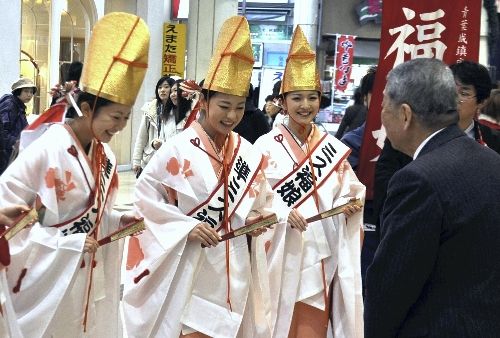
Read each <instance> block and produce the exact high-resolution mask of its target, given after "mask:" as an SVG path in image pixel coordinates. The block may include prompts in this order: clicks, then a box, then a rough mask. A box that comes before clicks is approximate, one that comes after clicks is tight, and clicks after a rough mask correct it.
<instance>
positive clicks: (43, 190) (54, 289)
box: [0, 124, 122, 337]
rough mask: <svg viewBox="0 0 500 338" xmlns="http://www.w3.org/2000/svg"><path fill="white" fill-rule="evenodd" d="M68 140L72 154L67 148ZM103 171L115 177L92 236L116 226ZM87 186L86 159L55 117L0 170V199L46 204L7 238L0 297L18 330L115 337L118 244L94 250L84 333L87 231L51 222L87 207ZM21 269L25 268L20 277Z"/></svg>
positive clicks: (117, 334)
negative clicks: (63, 229) (64, 229)
mask: <svg viewBox="0 0 500 338" xmlns="http://www.w3.org/2000/svg"><path fill="white" fill-rule="evenodd" d="M72 146H73V147H75V148H74V149H76V153H77V156H78V159H79V161H78V160H77V157H75V156H74V155H71V154H70V153H69V152H68V149H69V148H71V147H72ZM103 146H104V147H105V148H106V154H107V156H108V159H109V160H110V161H112V162H113V163H115V162H116V160H115V158H114V156H112V153H111V151H110V150H109V147H108V146H107V145H106V144H104V145H103ZM115 167H116V166H115ZM110 175H112V176H110V177H112V179H113V180H114V181H111V186H110V188H109V194H108V195H107V199H106V200H105V201H104V203H103V207H104V208H105V209H104V214H103V217H102V221H101V224H100V225H99V227H98V237H97V238H98V239H99V238H101V237H104V236H106V235H107V234H109V233H111V232H113V231H115V230H116V229H117V228H118V226H119V220H120V216H121V214H120V213H118V212H115V211H112V206H113V202H114V199H115V194H116V187H117V183H118V182H117V178H118V177H117V175H116V171H115V170H113V171H112V172H110ZM94 185H95V181H94V176H93V174H92V170H91V159H90V158H89V157H88V156H87V155H86V154H85V151H84V150H83V149H82V148H81V145H80V143H79V142H78V140H77V138H76V136H75V135H74V134H73V132H72V130H71V128H69V127H68V126H66V125H62V124H54V125H52V126H51V127H50V128H49V129H48V130H47V131H46V132H45V133H44V134H42V136H40V137H39V138H38V139H37V140H36V142H33V143H32V144H31V145H30V146H28V147H27V148H26V149H25V150H24V151H22V152H21V153H20V154H19V157H18V158H17V159H16V161H15V162H14V163H12V164H11V165H10V166H9V168H8V169H7V170H6V171H5V172H4V174H3V175H2V176H1V177H0V191H1V192H2V193H1V197H0V204H1V205H2V206H7V205H13V204H24V205H29V206H33V205H34V204H35V200H38V201H37V203H40V202H41V204H42V205H43V206H45V208H46V211H45V215H44V216H43V219H41V223H40V222H37V223H35V224H34V225H33V226H32V227H31V228H26V229H24V230H22V231H21V232H19V233H18V234H17V235H16V236H15V237H14V238H12V239H11V240H10V241H9V246H10V254H11V264H10V266H9V267H8V270H7V286H6V289H4V291H6V290H7V291H8V292H6V296H7V297H9V298H10V300H11V301H12V304H13V307H14V311H15V315H16V317H17V321H18V324H19V326H20V328H21V331H22V334H23V336H24V337H83V336H88V337H120V336H121V332H122V330H121V320H120V314H119V311H118V310H119V296H120V284H119V277H120V261H121V252H122V244H121V243H119V242H114V243H111V244H108V245H106V246H103V247H101V248H99V249H98V251H97V253H96V255H95V262H96V264H95V268H94V271H93V278H92V287H91V292H90V301H89V307H88V320H87V330H86V333H85V334H84V333H83V325H82V321H83V315H84V307H85V299H86V295H87V284H88V279H89V272H90V255H89V254H83V247H84V243H85V238H86V236H87V234H86V233H75V234H69V235H67V236H64V235H63V233H62V232H61V230H60V228H57V227H53V225H56V224H60V223H63V222H65V221H69V220H72V219H74V218H76V217H77V216H79V215H80V214H81V213H82V212H83V211H84V210H86V209H87V208H88V203H89V200H90V198H89V196H90V194H91V189H94ZM37 196H38V198H37ZM92 201H93V200H92ZM84 216H85V215H84ZM83 265H84V266H83ZM82 266H83V267H82ZM24 268H26V274H25V276H24V277H23V278H21V273H22V270H23V269H24ZM16 289H18V290H16Z"/></svg>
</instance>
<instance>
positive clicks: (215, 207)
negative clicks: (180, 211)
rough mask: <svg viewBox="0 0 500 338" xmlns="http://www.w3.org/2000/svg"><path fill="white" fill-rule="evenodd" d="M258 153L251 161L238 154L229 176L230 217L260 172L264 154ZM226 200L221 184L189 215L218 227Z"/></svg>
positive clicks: (222, 216)
mask: <svg viewBox="0 0 500 338" xmlns="http://www.w3.org/2000/svg"><path fill="white" fill-rule="evenodd" d="M257 155H258V156H255V155H254V156H253V157H252V159H251V160H250V161H249V162H247V161H245V160H244V159H243V157H242V156H241V155H237V157H236V160H235V163H234V165H233V166H232V168H231V171H230V175H229V178H228V198H229V201H228V212H229V218H231V217H232V215H233V213H234V212H235V211H236V209H237V207H238V205H239V204H240V202H241V200H242V199H243V197H244V196H245V194H246V193H247V191H248V190H249V188H250V186H251V184H252V182H253V181H254V179H255V176H256V174H257V173H258V170H259V168H260V163H261V161H260V160H261V159H262V156H261V155H260V154H257ZM224 202H225V201H224V186H223V184H219V185H218V186H217V188H216V189H215V190H214V192H213V193H212V194H211V195H210V196H209V198H208V199H207V200H206V201H205V202H204V203H202V204H201V205H199V206H198V207H196V208H195V209H194V210H193V211H191V212H190V213H189V214H188V215H191V216H192V217H193V218H195V219H197V220H199V221H200V222H206V223H208V224H209V225H210V226H211V227H212V228H215V229H218V228H219V227H220V225H221V223H222V221H223V219H224Z"/></svg>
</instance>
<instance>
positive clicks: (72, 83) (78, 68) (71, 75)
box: [50, 61, 83, 106]
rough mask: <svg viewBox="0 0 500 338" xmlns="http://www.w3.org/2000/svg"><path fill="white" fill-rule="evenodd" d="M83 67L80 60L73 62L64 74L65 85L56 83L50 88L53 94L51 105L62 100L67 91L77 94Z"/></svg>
mask: <svg viewBox="0 0 500 338" xmlns="http://www.w3.org/2000/svg"><path fill="white" fill-rule="evenodd" d="M82 69H83V63H81V62H80V61H73V62H71V64H70V65H69V67H68V72H67V74H66V75H65V76H64V81H65V82H64V85H60V84H56V85H55V86H54V87H52V88H51V89H50V95H51V96H52V102H51V103H50V105H51V106H52V105H54V104H56V103H57V102H59V101H60V100H62V99H63V98H64V96H65V95H66V94H67V93H73V94H75V93H76V92H78V90H79V85H80V77H81V76H82Z"/></svg>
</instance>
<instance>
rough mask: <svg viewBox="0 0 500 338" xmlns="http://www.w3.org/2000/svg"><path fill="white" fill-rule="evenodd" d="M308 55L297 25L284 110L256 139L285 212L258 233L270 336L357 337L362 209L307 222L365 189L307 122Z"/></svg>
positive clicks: (312, 88)
mask: <svg viewBox="0 0 500 338" xmlns="http://www.w3.org/2000/svg"><path fill="white" fill-rule="evenodd" d="M315 63H316V62H315V55H314V53H313V52H312V50H311V48H310V47H309V45H308V43H307V40H306V39H305V37H304V35H303V33H302V31H301V29H300V26H298V27H297V28H296V30H295V33H294V37H293V41H292V44H291V47H290V53H289V58H288V62H287V68H286V69H285V73H284V76H283V83H282V93H283V94H284V98H283V107H284V109H285V110H286V111H287V114H288V118H287V119H286V120H285V122H284V123H283V124H280V125H279V126H277V127H275V128H274V129H273V130H272V131H271V132H269V133H268V134H266V135H264V136H262V137H260V138H259V139H258V140H257V142H256V143H255V147H256V148H258V149H259V150H260V151H261V152H262V153H263V154H264V156H265V157H266V166H265V168H264V173H265V175H266V178H267V179H268V181H269V183H270V184H271V186H272V187H273V190H274V191H275V199H277V200H280V201H281V208H282V209H283V210H285V211H283V213H285V214H286V213H287V212H291V213H290V216H289V218H288V222H289V223H290V224H291V226H286V227H275V228H274V229H273V230H271V231H268V232H267V233H266V234H264V235H263V237H265V240H266V250H267V261H268V266H269V267H268V269H269V285H270V290H271V291H270V292H271V295H273V297H274V299H275V300H276V302H273V303H272V304H273V309H272V311H271V313H272V314H273V318H272V320H271V323H272V327H273V337H309V338H316V337H318V338H322V337H327V336H334V337H349V338H351V337H352V338H357V337H361V336H362V335H363V321H362V315H363V314H362V298H361V275H360V267H361V266H360V254H361V248H360V231H361V226H362V212H360V210H361V209H360V208H359V207H349V208H347V209H346V210H345V211H344V214H340V215H337V216H334V217H328V218H325V219H322V220H318V221H315V222H311V223H309V224H306V218H309V217H312V216H315V215H317V214H319V213H322V212H325V211H327V210H330V209H332V208H333V207H336V206H339V205H342V204H345V203H346V202H348V201H349V200H350V199H352V198H359V199H361V200H364V193H365V188H364V186H363V185H362V184H361V183H360V182H359V181H358V179H357V178H356V175H355V174H354V172H353V171H352V169H351V167H350V166H349V163H348V162H347V161H346V158H347V156H348V154H349V148H348V147H346V146H345V145H344V144H342V143H341V142H340V141H339V140H337V139H336V138H334V137H333V136H331V135H329V134H326V133H324V132H322V131H320V130H319V129H318V128H317V127H316V126H315V125H314V123H313V120H314V118H315V116H316V115H317V113H318V111H319V102H320V88H321V87H320V85H319V77H318V75H317V70H315V69H316V65H315ZM275 204H277V202H275ZM347 216H348V217H347Z"/></svg>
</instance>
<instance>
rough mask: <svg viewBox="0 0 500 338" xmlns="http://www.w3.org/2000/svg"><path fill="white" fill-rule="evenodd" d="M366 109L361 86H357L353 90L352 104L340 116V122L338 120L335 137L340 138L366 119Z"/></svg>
mask: <svg viewBox="0 0 500 338" xmlns="http://www.w3.org/2000/svg"><path fill="white" fill-rule="evenodd" d="M367 110H368V107H367V106H366V105H365V104H364V102H363V95H362V94H361V88H359V87H358V88H356V89H355V90H354V104H353V105H352V106H349V107H347V109H346V110H345V114H344V117H343V118H342V122H340V126H339V129H338V130H337V133H336V134H335V137H336V138H338V139H339V140H340V139H341V138H342V136H343V135H344V133H346V132H348V131H350V130H353V129H356V128H358V127H359V126H361V125H362V124H363V123H364V122H365V120H366V112H367Z"/></svg>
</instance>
